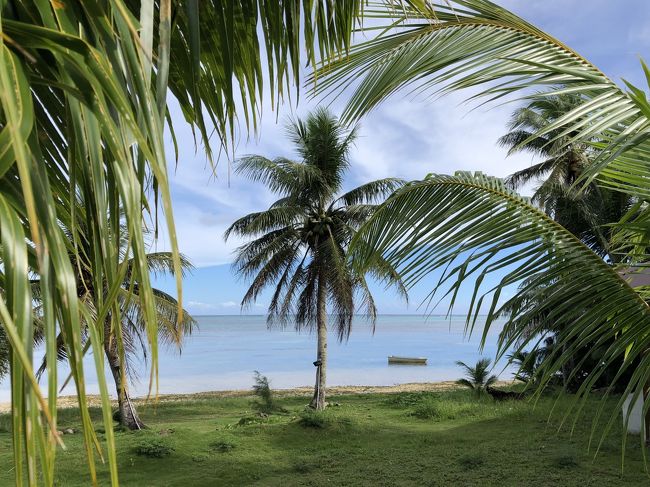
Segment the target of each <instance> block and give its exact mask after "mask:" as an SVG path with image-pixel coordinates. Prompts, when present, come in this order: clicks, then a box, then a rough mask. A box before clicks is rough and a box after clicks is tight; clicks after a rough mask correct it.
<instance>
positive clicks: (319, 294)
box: [225, 109, 403, 409]
mask: <svg viewBox="0 0 650 487" xmlns="http://www.w3.org/2000/svg"><path fill="white" fill-rule="evenodd" d="M288 131H289V137H290V139H291V141H292V142H293V144H294V146H295V148H296V151H297V153H298V154H299V155H300V158H301V160H300V161H292V160H289V159H286V158H277V159H274V160H269V159H266V158H264V157H262V156H247V157H244V158H242V159H241V160H239V161H238V162H237V165H236V172H237V173H238V174H242V175H247V176H249V177H250V178H251V179H253V180H256V181H262V182H264V183H266V184H267V186H268V187H269V188H270V189H271V190H272V191H273V192H275V193H276V194H278V196H279V199H278V200H277V201H276V202H275V203H273V204H272V205H271V206H270V207H269V208H268V209H267V210H264V211H261V212H258V213H251V214H249V215H246V216H244V217H243V218H240V219H239V220H237V221H236V222H234V223H233V224H232V225H231V226H230V227H229V228H228V230H227V231H226V233H225V238H226V239H228V237H230V236H231V235H237V236H241V237H245V238H248V239H250V238H253V240H250V241H249V242H247V243H246V244H244V245H242V246H241V247H240V248H239V249H238V250H237V257H236V259H235V262H234V269H235V271H236V273H237V274H239V275H241V276H243V277H244V278H252V284H251V286H250V288H249V289H248V291H247V292H246V294H245V296H244V298H243V299H242V305H243V306H245V305H247V304H250V303H252V302H254V301H255V300H256V299H257V297H258V296H259V294H260V292H261V291H262V290H263V289H265V288H266V287H272V286H275V290H274V292H273V295H272V298H271V303H270V304H269V308H268V320H269V323H270V324H273V323H277V322H280V323H286V322H288V321H293V322H295V326H296V329H297V330H301V329H303V328H308V329H315V330H316V332H317V335H318V347H317V355H316V362H315V363H314V365H316V367H317V369H316V370H317V372H316V385H315V388H314V397H313V399H312V401H311V406H312V407H314V408H316V409H323V407H324V406H325V386H326V377H327V328H328V323H327V321H328V312H329V313H330V316H331V317H332V320H333V323H332V325H333V327H334V329H335V330H336V333H337V335H338V338H339V340H345V339H347V338H348V336H349V334H350V330H351V327H352V318H353V316H354V313H355V309H356V306H355V301H356V300H355V297H358V298H360V300H361V304H362V306H364V307H365V309H366V313H367V314H368V315H369V316H370V317H371V319H373V321H374V318H375V315H376V310H375V304H374V301H373V298H372V295H371V294H370V290H369V289H368V284H367V282H366V278H365V274H366V272H364V273H356V272H353V270H352V268H351V267H350V266H349V265H348V261H347V247H348V245H349V243H350V240H351V239H352V237H353V236H354V234H355V232H356V229H357V228H358V227H359V226H360V225H361V224H363V223H364V222H365V221H366V220H367V219H368V218H369V217H370V215H372V213H373V212H374V211H375V208H376V204H375V203H376V202H377V201H380V200H381V199H383V198H384V197H385V195H387V194H389V193H390V192H392V191H393V190H395V189H397V188H398V187H399V186H400V185H401V181H400V180H398V179H393V178H387V179H380V180H377V181H372V182H370V183H366V184H364V185H362V186H359V187H358V188H355V189H352V190H350V191H348V192H346V193H341V189H342V186H343V178H344V176H345V173H346V171H347V169H348V167H349V159H348V156H349V152H350V148H351V146H352V144H353V142H354V139H355V136H356V129H352V130H346V128H345V127H344V126H343V125H342V124H341V123H339V121H338V120H337V119H336V118H335V117H334V116H333V115H332V114H330V113H329V112H328V111H326V110H324V109H317V110H316V111H314V112H313V113H311V114H310V115H308V116H307V118H306V119H305V120H297V121H295V122H294V123H292V124H290V125H289V127H288ZM367 273H369V274H370V275H371V276H373V277H375V278H378V279H380V280H383V281H386V282H387V283H388V284H394V285H396V286H397V289H398V290H400V291H403V289H402V287H401V282H400V280H399V278H398V277H397V275H396V274H395V272H394V270H393V268H392V267H391V266H389V265H387V264H386V261H384V260H383V259H382V258H380V259H378V260H377V262H376V264H374V265H373V266H371V267H369V268H368V269H367ZM328 308H329V309H328Z"/></svg>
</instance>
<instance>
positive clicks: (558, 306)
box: [351, 173, 650, 429]
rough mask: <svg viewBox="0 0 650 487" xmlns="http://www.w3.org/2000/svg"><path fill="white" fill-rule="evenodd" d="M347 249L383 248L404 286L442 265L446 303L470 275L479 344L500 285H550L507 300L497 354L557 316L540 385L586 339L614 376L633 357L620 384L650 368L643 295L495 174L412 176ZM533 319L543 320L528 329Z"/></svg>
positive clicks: (636, 388)
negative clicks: (527, 299)
mask: <svg viewBox="0 0 650 487" xmlns="http://www.w3.org/2000/svg"><path fill="white" fill-rule="evenodd" d="M352 247H353V248H352V251H351V252H352V256H353V262H354V263H355V264H356V265H358V266H361V269H363V268H366V267H368V266H369V265H371V264H372V262H373V260H374V259H375V258H376V257H375V256H376V252H379V253H380V254H382V255H383V256H384V257H385V258H386V260H387V261H388V262H389V263H390V264H391V265H393V266H394V267H395V268H396V269H397V271H398V272H399V273H400V274H401V275H402V276H403V277H404V280H405V283H406V285H407V286H408V287H410V286H412V285H414V284H415V283H417V282H419V281H421V280H422V279H423V278H424V276H426V275H428V274H430V273H431V272H433V271H434V270H442V277H441V278H440V279H439V284H438V286H437V288H436V289H434V290H433V291H432V292H433V293H436V294H443V295H447V296H450V301H451V306H452V307H453V305H454V303H455V300H456V297H457V295H458V292H459V289H460V286H461V285H462V283H463V282H466V281H468V280H469V279H472V280H474V282H475V284H474V287H473V290H472V298H471V302H470V306H469V313H468V318H467V322H466V326H467V330H468V331H469V332H470V333H471V332H472V331H473V329H474V326H475V324H476V322H477V320H478V318H479V315H480V314H481V313H484V312H486V313H487V314H486V315H485V320H486V323H485V326H484V329H483V332H482V341H483V342H484V341H485V339H486V337H487V333H488V331H489V330H490V328H491V325H492V323H493V322H494V320H495V319H496V317H497V316H499V314H500V313H501V312H502V311H503V310H504V303H503V300H502V299H501V297H502V295H503V293H504V292H506V290H508V289H510V288H511V287H512V286H519V291H518V293H519V294H521V293H524V294H526V293H529V292H533V291H534V290H535V289H536V288H537V287H538V286H540V285H543V286H546V290H545V294H544V301H543V302H541V303H539V304H538V306H535V307H534V309H530V308H529V307H527V306H524V305H521V306H520V304H524V303H517V302H513V301H512V300H510V301H509V302H507V305H508V306H509V308H510V313H509V315H508V317H507V320H506V323H505V325H504V328H503V333H501V335H500V338H499V343H498V346H499V353H498V356H502V355H503V354H504V353H506V351H507V350H508V349H509V348H510V347H512V346H515V345H516V344H518V343H519V345H518V346H517V348H518V349H523V347H524V346H525V345H526V343H528V342H529V341H530V340H531V338H530V337H531V336H535V335H537V334H538V333H541V332H543V331H544V330H545V329H547V328H548V324H549V323H553V322H554V321H556V320H559V319H561V320H563V321H564V322H568V323H571V326H570V327H566V329H564V330H562V331H561V332H560V333H559V334H558V342H557V345H558V346H557V347H555V349H554V351H553V352H551V353H550V354H549V356H548V357H546V358H545V359H544V363H543V365H544V366H543V370H544V374H543V377H542V378H541V384H542V385H543V384H544V383H546V382H548V381H549V380H550V379H551V377H552V375H553V374H554V373H555V372H556V371H558V370H561V369H562V367H564V366H566V365H567V363H568V361H569V360H570V359H571V356H572V353H574V352H575V351H576V350H579V349H580V348H581V347H584V346H586V345H587V344H591V345H592V346H593V345H594V344H595V346H600V345H601V344H607V347H606V350H605V351H604V352H603V356H602V361H603V363H609V364H620V366H619V368H618V375H617V376H616V377H615V378H614V379H613V384H616V382H617V380H618V378H619V377H620V374H622V373H623V372H624V371H626V370H627V369H628V368H629V367H631V366H632V364H634V367H635V368H634V370H633V373H632V374H631V379H630V380H629V382H628V383H627V386H626V392H627V393H631V392H634V393H635V394H640V393H641V391H642V389H643V387H644V385H645V377H646V374H648V373H650V358H648V356H647V355H646V354H645V350H647V348H648V347H649V346H650V334H648V333H647V329H648V326H650V309H649V308H648V304H647V303H646V301H645V300H643V299H642V298H641V296H640V295H639V294H638V293H637V292H635V290H634V289H632V288H631V287H630V285H629V284H628V283H627V282H625V280H624V279H623V278H622V277H621V276H620V275H619V274H618V273H617V272H616V270H615V269H613V268H612V267H611V266H609V265H608V264H606V263H605V262H604V261H603V260H602V259H601V258H600V257H599V256H598V255H597V254H595V253H594V252H592V251H591V250H590V249H589V248H588V247H587V246H586V245H585V244H584V243H582V242H581V241H580V240H579V239H578V238H577V237H575V236H574V235H573V234H571V233H570V232H568V231H567V230H566V229H564V228H563V227H562V226H560V225H559V224H558V223H556V222H555V221H553V220H552V219H551V218H549V217H548V216H547V215H546V214H545V213H544V212H543V211H541V210H539V209H537V208H535V207H534V206H532V205H530V203H529V202H528V201H527V200H526V199H524V198H522V197H520V196H518V195H517V194H516V193H514V192H512V191H511V190H509V189H507V188H506V187H505V186H504V185H503V183H502V182H501V181H500V180H499V179H496V178H490V177H486V176H484V175H482V174H469V173H457V174H456V175H455V176H444V175H430V176H429V177H427V178H426V179H424V180H422V181H416V182H413V183H410V184H408V185H406V186H405V187H404V188H402V189H401V190H399V191H398V192H397V193H396V194H395V195H394V196H393V197H391V198H389V200H387V202H386V203H385V204H384V205H382V207H381V208H380V209H379V210H378V211H377V212H376V213H375V214H374V215H373V217H372V218H371V219H370V221H369V222H368V224H367V225H365V226H364V227H363V228H362V229H361V230H360V233H359V234H358V235H357V236H356V237H355V239H354V240H353V243H352ZM369 249H373V250H372V251H370V250H369ZM490 276H495V277H496V284H494V285H492V284H490V285H488V284H487V282H489V279H488V278H489V277H490ZM533 317H534V318H536V319H537V320H538V321H539V325H538V326H537V328H536V329H535V330H532V332H531V330H530V329H529V324H530V323H529V319H531V318H533ZM524 333H525V334H524ZM461 365H462V366H465V364H461ZM602 373H603V369H595V370H593V371H592V372H591V373H590V374H589V376H588V377H587V379H586V380H585V381H584V382H583V384H582V386H581V388H580V390H579V397H586V393H587V392H588V391H589V389H590V387H591V385H592V384H593V383H594V382H595V381H596V380H597V379H598V378H599V376H600V375H601V374H602ZM613 384H612V385H613ZM623 397H625V395H624V396H623ZM612 421H613V419H612ZM611 424H612V423H611V421H610V422H609V423H608V428H609V427H611ZM608 428H607V429H608Z"/></svg>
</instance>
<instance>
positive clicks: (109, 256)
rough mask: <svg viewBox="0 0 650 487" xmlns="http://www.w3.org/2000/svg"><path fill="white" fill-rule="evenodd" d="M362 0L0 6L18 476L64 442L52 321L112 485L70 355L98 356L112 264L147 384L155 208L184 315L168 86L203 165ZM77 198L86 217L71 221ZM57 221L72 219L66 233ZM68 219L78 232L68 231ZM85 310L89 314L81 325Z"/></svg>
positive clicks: (322, 51)
mask: <svg viewBox="0 0 650 487" xmlns="http://www.w3.org/2000/svg"><path fill="white" fill-rule="evenodd" d="M409 3H410V2H409ZM413 3H414V4H417V3H419V2H413ZM362 6H363V2H362V1H356V0H355V1H351V2H348V1H345V2H342V1H341V2H334V3H332V2H330V1H329V0H328V1H323V0H317V1H315V2H309V3H304V2H302V1H299V0H290V1H287V2H262V1H253V2H240V1H236V0H233V1H229V2H220V1H218V2H213V1H209V2H202V3H201V5H200V8H199V2H198V1H197V0H183V1H181V0H162V1H160V2H153V1H148V0H145V1H141V2H137V1H131V0H128V1H126V2H121V1H110V2H93V1H91V2H87V1H84V2H80V1H72V2H54V3H51V2H35V1H27V2H23V1H21V2H17V1H12V0H10V1H6V2H2V4H0V29H1V30H0V106H2V113H0V139H1V144H0V145H1V146H2V151H1V152H0V185H1V188H0V226H1V227H2V237H1V238H2V251H1V254H0V259H1V261H2V271H1V275H0V277H1V280H0V281H1V284H2V298H1V299H0V323H2V327H3V331H4V333H5V335H6V338H7V342H8V343H9V345H10V348H11V352H12V353H11V357H10V367H11V373H10V376H11V387H12V402H13V406H14V407H13V409H12V410H13V412H14V421H15V423H14V428H13V441H14V444H13V451H14V454H15V468H16V472H17V474H16V483H17V484H19V485H20V484H22V483H23V475H24V482H25V483H27V484H29V485H35V484H36V483H37V482H38V481H39V478H42V481H43V483H45V484H47V485H50V484H52V482H53V478H54V464H55V463H54V462H55V457H56V452H57V445H61V444H63V438H61V437H60V435H58V433H57V431H58V430H57V412H56V392H57V390H58V386H59V383H58V377H57V374H56V368H55V366H54V364H55V363H56V354H57V349H58V348H59V345H58V344H57V333H58V331H57V327H59V326H60V327H61V328H62V330H61V331H62V337H63V340H64V342H65V343H64V347H65V348H66V350H68V354H67V361H68V364H69V367H70V369H71V376H72V380H73V382H74V384H75V388H76V391H77V398H78V402H79V408H80V411H81V412H82V414H83V422H82V423H83V428H82V429H83V434H84V439H85V455H86V458H87V463H88V472H89V477H90V482H91V483H92V484H96V483H97V480H96V466H95V462H96V458H97V456H99V458H101V459H102V460H106V461H108V464H109V465H110V472H111V483H112V484H113V485H117V484H118V472H117V463H116V457H115V454H114V448H115V439H114V435H113V434H112V429H110V428H109V429H108V430H107V434H106V436H105V441H104V442H100V441H99V439H98V437H97V435H96V433H95V432H94V429H93V426H92V421H91V418H90V416H89V415H88V414H87V413H86V411H87V410H88V408H87V399H86V388H85V379H84V377H85V372H84V367H83V360H82V358H83V355H84V353H90V352H92V353H93V356H94V357H102V355H103V350H102V349H103V343H104V338H103V334H104V325H105V322H106V320H107V319H108V318H109V316H110V320H111V321H112V325H111V327H112V329H114V330H119V323H121V322H122V318H121V316H120V311H119V306H118V305H117V303H118V298H117V293H118V290H119V289H120V288H121V287H122V286H123V284H124V281H125V278H127V279H128V280H129V284H130V286H131V287H133V285H134V284H135V283H136V282H137V283H138V286H139V297H140V299H141V301H142V310H143V313H144V315H143V318H144V322H145V323H146V340H147V341H148V345H147V346H148V348H149V349H150V352H151V362H150V363H151V375H150V376H151V380H150V390H151V391H152V393H154V394H155V393H156V390H157V370H158V369H157V357H158V342H157V337H158V332H157V318H156V300H155V297H154V293H153V291H152V289H151V284H150V276H149V274H148V272H149V271H148V266H147V259H146V253H147V248H146V245H145V237H144V235H145V232H146V231H147V230H148V229H149V230H151V229H153V230H154V232H155V234H156V236H157V235H158V229H159V217H160V218H164V221H165V224H164V227H165V228H166V230H165V231H166V232H167V233H168V236H169V242H170V247H171V256H172V262H173V268H174V273H175V275H176V276H177V294H178V315H179V316H181V315H182V308H181V306H182V293H181V287H180V284H181V281H180V276H181V267H182V265H181V258H180V255H179V253H178V245H177V239H176V232H175V225H174V220H173V214H172V208H171V198H170V192H169V184H168V175H167V162H168V161H167V158H166V156H165V150H164V144H163V135H164V128H165V127H167V128H168V129H169V132H170V133H171V136H172V139H173V142H174V145H176V143H177V142H176V139H175V137H174V127H173V125H172V124H171V119H172V117H171V113H170V111H169V110H168V108H167V103H166V102H167V96H168V93H169V92H170V93H172V94H173V96H174V98H175V100H176V101H177V102H178V106H179V107H180V111H181V112H182V114H183V117H184V118H185V121H186V122H187V123H189V124H190V125H191V126H192V129H193V133H194V134H195V141H194V142H195V144H197V145H198V144H202V146H203V149H204V150H205V151H206V153H207V155H208V157H209V158H210V160H211V161H212V162H213V163H215V164H216V160H215V159H214V154H215V151H213V150H212V149H211V146H210V136H211V135H212V134H213V131H214V132H216V135H217V137H218V140H219V150H218V151H217V152H221V149H223V150H224V151H228V150H230V151H231V150H232V145H231V142H232V141H233V140H234V139H235V137H236V133H237V130H238V126H237V121H238V120H241V121H242V123H243V128H244V130H255V129H256V127H257V121H258V117H259V113H260V111H259V108H260V106H261V105H262V98H263V95H264V94H265V93H267V92H266V90H267V89H269V91H270V93H271V98H272V99H271V101H272V103H273V104H274V105H275V104H277V103H280V101H281V100H283V96H284V95H286V94H288V93H289V92H290V91H292V90H293V88H294V86H295V85H296V84H298V82H299V74H300V67H301V66H302V65H303V63H305V62H306V63H309V64H312V65H314V64H315V63H316V62H317V60H318V59H319V58H320V57H328V56H334V55H339V53H340V52H342V51H345V50H346V49H347V48H348V47H349V46H350V42H351V37H352V30H353V27H354V25H355V22H356V21H357V20H358V19H359V18H360V16H361V14H362V13H363V12H362V11H363V9H362ZM334 13H336V14H335V15H334ZM259 34H261V38H262V39H263V41H262V42H260V40H259V38H258V35H259ZM302 45H304V46H306V49H304V50H302V49H301V46H302ZM265 73H268V76H266V75H265ZM77 199H79V200H80V201H83V205H84V206H85V208H87V212H86V213H85V217H86V218H87V219H88V222H92V225H80V223H81V220H80V218H82V216H81V215H80V214H79V213H78V212H77V211H76V210H75V203H74V202H75V201H77ZM159 208H160V209H162V210H163V211H162V212H159V211H158V210H159ZM61 224H62V225H63V226H64V227H65V228H67V229H70V231H71V236H72V238H71V239H68V238H67V237H68V236H67V235H65V233H64V230H63V228H62V225H61ZM121 226H123V227H124V229H125V232H126V233H125V235H126V242H127V244H126V248H125V249H124V252H123V253H121V252H120V250H119V248H118V246H119V245H120V243H119V242H118V241H117V240H116V239H115V238H114V236H115V235H118V234H119V228H120V227H121ZM82 228H85V229H86V230H85V231H86V232H88V235H82V234H81V232H82ZM81 237H83V238H84V239H86V240H87V241H88V242H89V244H90V251H91V252H90V253H89V255H88V260H89V263H90V266H91V267H90V275H91V276H92V277H91V278H92V280H93V283H94V285H95V288H96V289H105V290H106V292H105V293H104V292H102V293H96V295H95V296H96V298H97V300H98V301H97V302H95V303H93V309H94V310H96V315H93V311H91V310H89V309H88V307H87V305H86V303H84V302H82V300H81V298H80V296H78V295H77V284H78V283H77V280H76V273H75V269H74V262H73V260H72V258H71V256H74V255H75V253H76V252H78V250H76V248H75V245H74V242H75V241H76V240H77V239H79V238H81ZM125 259H129V260H130V261H131V262H132V265H130V266H129V265H128V264H127V263H126V260H125ZM76 260H80V259H76ZM129 268H130V273H129V276H128V277H127V270H128V269H129ZM34 275H37V276H38V278H39V282H40V290H39V292H40V296H41V300H42V303H43V304H42V324H43V340H44V346H45V350H46V360H47V364H48V365H47V371H46V372H47V380H48V392H47V394H44V393H43V392H42V391H41V390H40V388H39V386H38V384H37V382H36V377H35V374H34V365H33V342H34V340H33V337H34V313H32V311H33V310H32V308H33V305H34V303H33V302H32V288H31V285H30V278H31V277H33V276H34ZM84 322H88V323H91V325H90V326H88V327H87V328H86V327H85V326H84V325H83V323H84ZM84 329H87V330H88V333H89V341H88V342H87V343H90V345H89V346H88V347H84V344H83V343H84V341H83V339H82V330H84ZM95 368H96V369H97V370H96V372H97V376H98V377H99V378H100V381H99V386H100V393H101V396H102V398H103V411H104V413H103V414H104V420H105V422H106V424H108V423H109V418H110V416H111V406H110V401H109V395H108V389H107V387H106V384H105V381H104V380H103V377H104V364H103V361H102V360H100V359H97V360H95ZM46 395H47V398H46ZM102 443H104V446H105V447H106V448H105V449H104V448H103V447H102ZM38 466H40V467H41V468H40V470H39V468H38ZM39 471H40V474H39V473H38V472H39ZM39 475H42V477H39Z"/></svg>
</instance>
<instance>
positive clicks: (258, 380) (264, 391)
mask: <svg viewBox="0 0 650 487" xmlns="http://www.w3.org/2000/svg"><path fill="white" fill-rule="evenodd" d="M253 392H254V393H255V395H256V396H257V397H259V398H260V400H259V401H253V408H255V409H256V410H257V411H258V412H260V413H263V414H271V413H274V412H286V411H285V409H284V408H282V407H280V406H278V404H277V403H276V402H275V399H274V398H273V391H272V390H271V386H270V385H269V379H268V378H267V377H266V376H265V375H262V374H260V373H259V372H258V371H257V370H256V371H255V385H253Z"/></svg>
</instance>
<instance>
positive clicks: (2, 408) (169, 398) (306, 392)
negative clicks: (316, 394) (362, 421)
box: [0, 381, 511, 413]
mask: <svg viewBox="0 0 650 487" xmlns="http://www.w3.org/2000/svg"><path fill="white" fill-rule="evenodd" d="M510 383H511V382H509V381H502V382H499V383H497V385H508V384H510ZM457 387H459V386H458V385H457V384H456V383H455V382H454V381H442V382H413V383H409V384H398V385H393V386H338V387H336V386H335V387H328V389H327V393H328V395H329V396H336V395H345V394H372V393H396V392H420V391H446V390H449V389H454V388H457ZM313 391H314V388H313V386H303V387H294V388H291V389H274V393H275V394H276V395H277V396H305V397H308V396H311V394H312V393H313ZM246 396H253V392H252V391H251V390H250V389H240V390H231V391H208V392H196V393H192V394H160V395H158V397H157V399H156V398H154V397H153V396H152V397H149V398H146V397H138V398H135V400H134V401H135V403H136V404H144V403H148V404H151V403H152V402H153V401H157V402H159V403H161V402H175V401H186V400H196V399H216V398H221V397H246ZM114 402H115V401H114ZM88 403H89V405H90V406H100V405H101V400H100V397H99V396H98V395H89V396H88ZM57 404H58V407H59V408H72V407H77V397H76V396H61V397H59V398H58V400H57ZM9 411H11V403H8V402H3V403H0V413H8V412H9Z"/></svg>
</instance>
